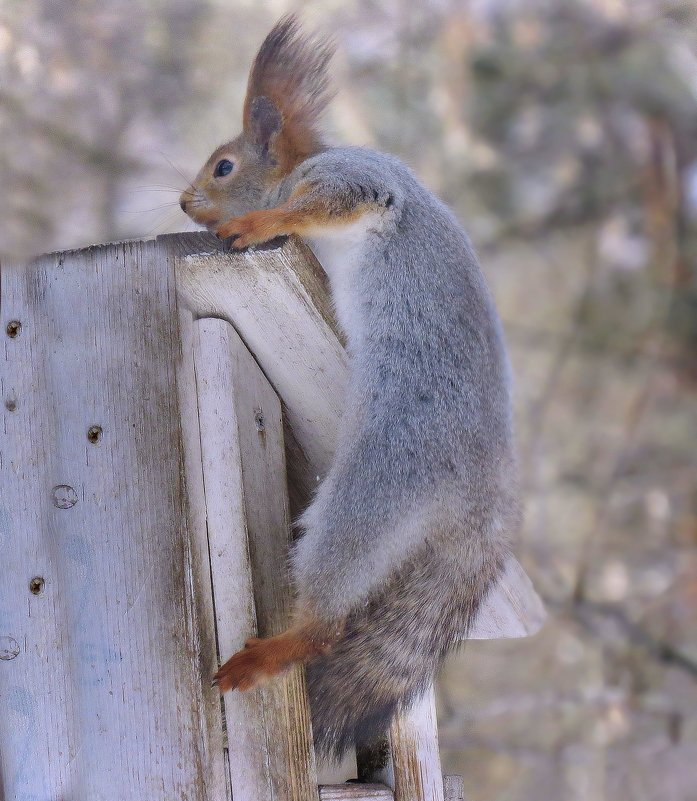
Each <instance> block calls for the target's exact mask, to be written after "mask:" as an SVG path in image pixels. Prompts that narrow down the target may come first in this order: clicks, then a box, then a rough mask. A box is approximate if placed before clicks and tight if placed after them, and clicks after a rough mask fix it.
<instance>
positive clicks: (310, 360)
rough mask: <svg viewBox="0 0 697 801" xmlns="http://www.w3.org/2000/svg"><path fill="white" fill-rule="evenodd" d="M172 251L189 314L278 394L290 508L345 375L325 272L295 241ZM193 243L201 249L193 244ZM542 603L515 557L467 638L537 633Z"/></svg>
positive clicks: (331, 441)
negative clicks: (228, 328)
mask: <svg viewBox="0 0 697 801" xmlns="http://www.w3.org/2000/svg"><path fill="white" fill-rule="evenodd" d="M160 241H162V242H163V243H164V244H166V246H167V247H168V248H170V250H171V251H172V252H173V253H175V254H178V256H177V288H178V291H179V292H180V294H181V297H182V299H183V301H184V303H185V304H186V305H187V306H188V307H189V308H191V309H192V312H193V313H194V315H195V316H206V315H214V316H217V317H222V318H224V319H226V320H228V321H229V322H230V323H231V324H232V325H233V326H234V327H235V329H236V330H237V332H238V333H239V334H240V336H241V337H242V339H243V340H244V341H245V343H246V344H247V346H248V347H249V349H250V350H251V351H252V353H254V356H255V358H256V360H257V362H258V363H259V365H260V366H261V368H262V370H263V371H264V374H265V375H266V377H267V378H268V379H269V381H270V382H271V384H272V386H273V387H274V389H275V390H276V392H277V393H278V395H279V397H280V398H281V400H282V402H283V404H284V408H285V409H286V412H287V416H288V422H289V424H290V428H291V431H292V436H293V437H294V439H295V441H296V443H297V451H298V454H297V457H295V456H294V458H293V459H292V460H289V480H290V483H291V488H292V494H293V497H294V499H295V504H294V505H295V506H301V505H302V502H303V499H305V501H306V500H307V498H308V497H309V496H310V495H311V493H312V491H313V489H314V487H315V486H316V484H317V482H318V481H319V480H320V479H321V477H322V476H323V475H324V473H325V472H326V469H327V467H328V465H329V463H330V461H331V458H332V455H333V453H334V447H335V443H336V430H337V428H336V421H337V420H338V419H339V416H340V415H341V413H342V411H343V403H344V396H345V390H346V384H347V379H348V364H347V359H346V354H345V352H344V350H343V347H342V345H341V342H340V338H339V336H338V334H337V330H336V325H335V323H334V321H333V318H332V315H331V309H330V305H329V303H328V299H327V294H326V287H325V284H324V281H323V280H322V277H321V276H322V275H323V273H322V270H321V267H319V265H318V264H317V262H316V260H314V258H313V257H312V254H311V253H310V252H309V251H308V249H307V248H306V247H305V246H304V245H302V243H300V242H299V240H295V239H290V240H288V241H286V242H285V243H284V244H283V245H282V246H281V247H267V248H263V249H258V250H254V251H247V252H245V253H228V252H224V251H222V250H220V246H219V244H216V241H215V240H214V239H213V238H211V237H208V236H206V235H194V236H192V235H188V236H186V237H172V236H168V237H161V238H160ZM197 250H198V251H199V252H197ZM543 620H544V609H543V606H542V602H541V601H540V598H539V596H538V595H537V593H536V592H535V590H534V588H533V586H532V584H531V582H530V580H529V579H528V578H527V576H526V575H525V572H524V571H523V570H522V568H521V567H520V565H519V563H518V562H517V560H516V559H515V558H514V557H511V558H510V560H509V564H508V565H507V568H506V572H505V574H504V577H503V579H502V582H500V583H499V585H498V586H497V587H495V588H494V590H492V592H491V593H490V595H489V597H488V598H487V599H486V601H485V602H484V603H483V604H482V607H481V609H480V613H479V615H478V616H477V619H476V621H475V622H474V624H473V626H472V629H471V631H470V633H469V637H470V638H471V639H492V638H501V637H522V636H527V635H529V634H533V633H535V632H536V631H537V630H538V629H539V628H540V626H541V625H542V621H543Z"/></svg>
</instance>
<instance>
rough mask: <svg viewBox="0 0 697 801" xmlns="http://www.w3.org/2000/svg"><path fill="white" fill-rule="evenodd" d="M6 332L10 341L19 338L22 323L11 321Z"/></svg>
mask: <svg viewBox="0 0 697 801" xmlns="http://www.w3.org/2000/svg"><path fill="white" fill-rule="evenodd" d="M5 330H6V331H7V336H8V337H10V339H14V338H15V337H17V336H19V332H20V331H21V330H22V323H20V322H19V320H10V322H9V323H8V324H7V328H6V329H5Z"/></svg>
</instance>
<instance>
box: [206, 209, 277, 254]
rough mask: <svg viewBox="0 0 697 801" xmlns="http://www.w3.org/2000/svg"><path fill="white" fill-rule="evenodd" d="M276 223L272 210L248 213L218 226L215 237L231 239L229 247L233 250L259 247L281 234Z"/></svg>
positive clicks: (275, 216) (275, 215)
mask: <svg viewBox="0 0 697 801" xmlns="http://www.w3.org/2000/svg"><path fill="white" fill-rule="evenodd" d="M278 222H279V221H278V215H277V214H275V213H274V210H273V209H272V210H270V211H250V212H249V213H248V214H243V215H242V216H241V217H233V219H231V220H228V221H227V222H224V223H222V224H221V225H219V226H218V228H217V230H216V232H215V235H216V236H217V237H218V239H231V240H232V241H231V243H230V246H231V247H232V248H234V249H235V250H244V248H248V247H249V246H250V245H259V244H261V243H262V242H268V241H269V239H274V238H275V237H277V236H279V235H280V234H281V233H282V232H281V231H280V230H279V227H278Z"/></svg>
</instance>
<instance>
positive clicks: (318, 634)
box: [213, 622, 339, 693]
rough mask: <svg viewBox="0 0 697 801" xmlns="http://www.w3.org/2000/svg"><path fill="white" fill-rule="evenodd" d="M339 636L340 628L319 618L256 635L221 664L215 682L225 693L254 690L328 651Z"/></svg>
mask: <svg viewBox="0 0 697 801" xmlns="http://www.w3.org/2000/svg"><path fill="white" fill-rule="evenodd" d="M338 637H339V633H338V632H330V631H328V629H327V627H326V624H324V625H323V624H320V623H318V622H312V623H304V624H300V625H295V626H292V627H291V628H289V629H287V630H286V631H284V632H283V633H282V634H278V635H276V636H275V637H266V638H261V639H260V638H257V637H252V638H250V639H248V640H247V642H246V643H245V647H244V649H243V650H241V651H238V652H237V653H236V654H234V655H233V656H232V657H231V658H230V659H228V661H227V662H225V664H224V665H222V666H221V667H220V669H219V670H218V672H217V673H216V674H215V676H214V678H213V683H214V684H217V685H218V687H219V688H220V692H221V693H224V692H227V691H228V690H234V689H238V690H250V689H252V688H253V687H256V686H258V685H260V684H262V683H264V682H265V681H267V680H268V679H269V678H271V677H272V676H275V675H277V674H279V673H283V672H284V671H286V670H288V669H289V668H290V667H292V666H293V665H295V664H304V663H305V662H309V661H310V660H311V659H314V658H315V657H317V656H319V655H320V654H324V653H327V652H328V651H329V650H330V649H331V647H332V645H333V644H334V642H335V641H336V639H337V638H338Z"/></svg>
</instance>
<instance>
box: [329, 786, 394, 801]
mask: <svg viewBox="0 0 697 801" xmlns="http://www.w3.org/2000/svg"><path fill="white" fill-rule="evenodd" d="M319 797H320V801H393V799H394V794H393V793H392V790H390V788H389V787H385V785H384V784H330V785H324V786H322V787H320V788H319Z"/></svg>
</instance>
